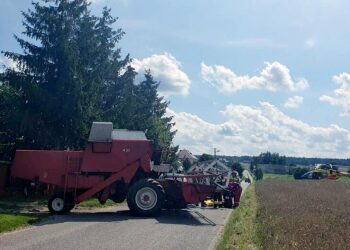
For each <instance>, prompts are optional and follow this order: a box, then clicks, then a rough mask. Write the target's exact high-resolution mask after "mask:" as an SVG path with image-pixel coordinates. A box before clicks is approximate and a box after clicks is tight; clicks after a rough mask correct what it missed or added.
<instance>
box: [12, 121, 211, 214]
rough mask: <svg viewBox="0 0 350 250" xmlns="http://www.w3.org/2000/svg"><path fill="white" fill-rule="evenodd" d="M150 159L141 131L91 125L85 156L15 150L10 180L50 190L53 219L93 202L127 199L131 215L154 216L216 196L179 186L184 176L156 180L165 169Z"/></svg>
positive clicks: (202, 187) (208, 189) (206, 187)
mask: <svg viewBox="0 0 350 250" xmlns="http://www.w3.org/2000/svg"><path fill="white" fill-rule="evenodd" d="M151 157H152V143H151V141H149V140H147V139H146V136H145V134H144V133H143V132H140V131H128V130H113V124H112V123H110V122H94V123H93V124H92V127H91V131H90V136H89V140H88V144H87V146H86V148H85V150H84V151H48V150H17V151H16V156H15V160H14V164H13V166H12V172H11V175H12V177H15V178H20V179H25V180H30V181H33V182H34V183H45V184H49V185H52V186H54V187H55V189H54V190H56V192H55V193H54V194H53V195H52V197H51V198H50V199H49V202H48V208H49V210H50V212H51V213H54V214H62V213H67V212H69V211H70V210H72V209H73V208H74V206H75V205H76V204H79V203H80V202H82V201H84V200H86V199H89V198H91V197H97V198H98V199H99V201H100V202H101V204H103V203H105V202H106V200H107V199H111V200H113V201H115V202H123V201H124V200H125V199H126V200H127V203H128V206H129V208H130V210H131V212H133V213H134V214H140V215H155V214H157V213H159V212H160V211H161V209H162V208H165V207H167V208H181V207H184V206H185V205H186V204H194V203H199V202H202V201H203V200H204V199H206V197H208V196H211V195H212V194H213V193H214V192H215V189H216V186H215V185H205V184H195V183H194V182H195V181H192V182H185V181H180V180H182V179H181V178H183V177H182V176H176V175H173V176H172V178H163V179H162V178H159V175H160V173H159V171H160V169H161V168H162V167H164V166H154V165H153V163H152V162H151ZM154 170H156V171H157V170H158V173H157V172H155V171H154ZM186 177H187V180H191V179H192V180H193V179H196V178H210V176H205V175H204V176H198V175H197V176H186Z"/></svg>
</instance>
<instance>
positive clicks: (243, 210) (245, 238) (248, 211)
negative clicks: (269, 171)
mask: <svg viewBox="0 0 350 250" xmlns="http://www.w3.org/2000/svg"><path fill="white" fill-rule="evenodd" d="M257 211H258V204H257V198H256V194H255V188H254V184H252V185H250V186H249V187H248V189H247V191H246V192H245V194H244V196H243V197H242V200H241V204H240V207H239V208H238V209H237V210H235V211H234V212H233V213H232V214H231V216H230V218H229V221H228V223H227V225H226V226H225V231H224V234H223V235H222V238H221V240H220V242H219V244H218V246H217V248H216V249H217V250H221V249H242V250H246V249H260V247H259V246H260V243H259V238H258V236H257V225H256V215H257Z"/></svg>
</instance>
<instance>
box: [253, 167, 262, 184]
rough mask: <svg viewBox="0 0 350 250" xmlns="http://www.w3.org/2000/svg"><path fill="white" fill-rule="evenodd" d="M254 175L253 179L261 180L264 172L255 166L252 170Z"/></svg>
mask: <svg viewBox="0 0 350 250" xmlns="http://www.w3.org/2000/svg"><path fill="white" fill-rule="evenodd" d="M254 175H255V179H256V180H257V181H258V180H262V179H263V178H264V173H263V171H262V170H261V168H256V169H255V171H254Z"/></svg>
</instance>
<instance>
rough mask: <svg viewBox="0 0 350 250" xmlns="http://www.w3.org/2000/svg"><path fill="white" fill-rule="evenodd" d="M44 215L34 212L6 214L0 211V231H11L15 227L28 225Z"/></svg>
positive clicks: (40, 219)
mask: <svg viewBox="0 0 350 250" xmlns="http://www.w3.org/2000/svg"><path fill="white" fill-rule="evenodd" d="M44 218H46V216H43V215H36V214H18V215H16V214H8V213H0V233H4V232H8V231H13V230H15V229H18V228H21V227H25V226H29V225H31V224H33V223H37V222H39V221H42V220H43V219H44Z"/></svg>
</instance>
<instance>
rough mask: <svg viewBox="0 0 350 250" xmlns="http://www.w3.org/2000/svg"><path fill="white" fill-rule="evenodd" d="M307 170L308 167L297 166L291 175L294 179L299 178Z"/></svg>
mask: <svg viewBox="0 0 350 250" xmlns="http://www.w3.org/2000/svg"><path fill="white" fill-rule="evenodd" d="M307 172H309V169H308V168H297V169H296V170H295V172H294V175H293V176H294V179H296V180H298V179H301V176H302V175H303V174H305V173H307Z"/></svg>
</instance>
